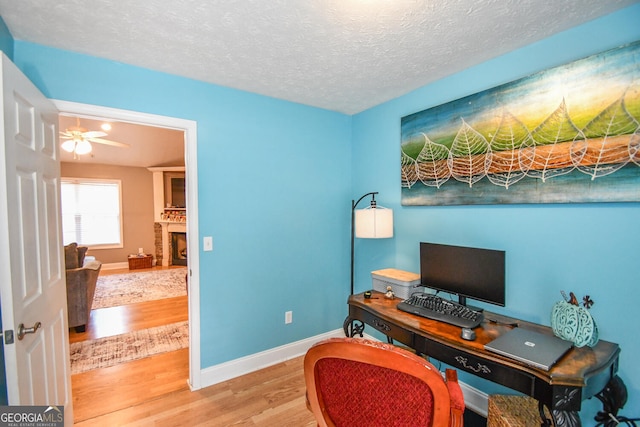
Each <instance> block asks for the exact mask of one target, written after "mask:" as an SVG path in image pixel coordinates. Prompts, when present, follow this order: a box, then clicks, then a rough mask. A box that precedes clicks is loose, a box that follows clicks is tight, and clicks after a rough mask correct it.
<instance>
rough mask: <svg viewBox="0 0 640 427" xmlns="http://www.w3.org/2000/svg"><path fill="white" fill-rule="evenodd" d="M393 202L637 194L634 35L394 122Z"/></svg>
mask: <svg viewBox="0 0 640 427" xmlns="http://www.w3.org/2000/svg"><path fill="white" fill-rule="evenodd" d="M401 132H402V135H401V147H400V148H401V158H400V165H401V180H402V204H403V205H471V204H497V203H503V204H506V203H587V202H637V201H640V42H635V43H632V44H630V45H626V46H623V47H620V48H617V49H613V50H610V51H607V52H604V53H601V54H598V55H594V56H591V57H588V58H585V59H582V60H579V61H576V62H573V63H571V64H568V65H564V66H561V67H557V68H553V69H549V70H545V71H542V72H539V73H537V74H533V75H531V76H528V77H525V78H522V79H520V80H517V81H515V82H511V83H507V84H505V85H502V86H498V87H495V88H492V89H489V90H486V91H484V92H479V93H476V94H473V95H470V96H467V97H465V98H462V99H458V100H455V101H452V102H449V103H446V104H442V105H439V106H437V107H433V108H430V109H428V110H424V111H421V112H418V113H415V114H411V115H409V116H405V117H403V118H402V120H401Z"/></svg>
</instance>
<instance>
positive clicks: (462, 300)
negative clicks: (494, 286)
mask: <svg viewBox="0 0 640 427" xmlns="http://www.w3.org/2000/svg"><path fill="white" fill-rule="evenodd" d="M458 304H460V305H464V306H465V307H467V308H469V309H471V310H475V311H478V312H483V311H484V308H480V307H476V306H474V305H468V304H467V297H463V296H462V295H458Z"/></svg>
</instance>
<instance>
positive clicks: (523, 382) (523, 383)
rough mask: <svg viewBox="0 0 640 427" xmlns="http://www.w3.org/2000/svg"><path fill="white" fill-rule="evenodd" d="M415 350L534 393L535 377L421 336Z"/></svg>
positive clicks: (528, 392)
mask: <svg viewBox="0 0 640 427" xmlns="http://www.w3.org/2000/svg"><path fill="white" fill-rule="evenodd" d="M414 348H415V349H416V351H418V352H421V353H424V354H426V355H427V356H429V357H433V358H435V359H438V360H440V361H442V362H445V363H447V364H449V365H451V366H453V367H455V368H457V369H460V370H463V371H466V372H469V373H471V374H474V375H477V376H479V377H481V378H484V379H487V380H489V381H493V382H495V383H498V384H502V385H504V386H507V387H509V388H511V389H514V390H518V391H520V392H522V393H525V394H527V395H530V396H531V395H532V393H533V390H534V387H535V377H534V376H533V375H529V374H527V373H524V372H521V371H518V370H517V369H513V368H510V367H508V366H504V365H501V364H499V363H494V362H491V361H489V360H486V359H482V358H479V357H475V356H473V355H470V354H467V353H463V352H460V351H458V350H456V349H454V348H451V347H447V346H445V345H442V344H440V343H437V342H435V341H430V340H428V339H426V338H423V337H420V336H417V337H416V338H415V347H414Z"/></svg>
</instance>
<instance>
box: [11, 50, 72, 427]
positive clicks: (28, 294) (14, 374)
mask: <svg viewBox="0 0 640 427" xmlns="http://www.w3.org/2000/svg"><path fill="white" fill-rule="evenodd" d="M1 60H2V86H1V88H0V90H1V91H2V99H3V104H2V108H1V111H2V116H1V117H0V126H1V129H2V131H1V132H0V133H1V134H0V138H2V139H3V141H2V149H0V254H1V257H2V261H1V262H2V264H3V265H2V267H1V268H0V309H1V310H2V329H3V332H4V333H3V335H4V336H3V337H2V338H3V346H4V356H5V368H6V378H7V392H8V399H9V405H38V406H40V405H46V406H60V405H64V409H65V425H69V426H70V425H72V424H73V408H72V399H71V374H70V363H69V330H68V327H67V325H68V321H67V300H66V295H67V294H66V284H65V270H64V249H63V245H62V227H61V222H60V164H59V161H58V146H57V141H58V112H57V110H56V108H55V107H54V105H53V103H52V102H51V101H49V100H48V99H47V98H45V97H44V96H43V95H42V94H41V93H40V92H39V91H38V89H37V88H36V87H35V86H34V85H33V84H32V83H31V82H30V81H29V80H28V79H27V78H26V77H25V76H24V75H23V74H22V73H21V72H20V71H19V70H18V68H17V67H16V66H15V65H14V64H13V63H12V62H11V61H10V60H9V59H8V58H7V57H6V56H5V55H4V54H2V59H1ZM20 325H23V328H25V329H26V332H28V333H26V334H24V336H21V335H22V334H20V329H21V327H20ZM37 325H39V327H37ZM29 332H30V333H29ZM20 338H22V339H20Z"/></svg>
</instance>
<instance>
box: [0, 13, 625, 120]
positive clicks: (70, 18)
mask: <svg viewBox="0 0 640 427" xmlns="http://www.w3.org/2000/svg"><path fill="white" fill-rule="evenodd" d="M636 2H637V0H554V1H549V0H307V1H304V0H210V1H202V0H199V1H195V0H145V1H144V2H142V1H138V2H130V1H128V2H124V1H120V0H92V1H87V0H56V1H53V2H50V1H42V0H0V14H1V15H2V17H3V19H4V21H5V22H6V24H7V26H8V27H9V30H10V31H11V33H12V35H13V36H14V38H15V39H18V40H25V41H29V42H34V43H38V44H42V45H46V46H51V47H56V48H60V49H65V50H70V51H75V52H79V53H84V54H88V55H93V56H97V57H102V58H108V59H111V60H115V61H120V62H124V63H127V64H132V65H137V66H141V67H145V68H150V69H153V70H159V71H164V72H167V73H171V74H177V75H181V76H186V77H190V78H193V79H197V80H202V81H205V82H211V83H215V84H218V85H222V86H227V87H232V88H237V89H242V90H246V91H250V92H255V93H259V94H263V95H268V96H272V97H275V98H280V99H286V100H289V101H294V102H298V103H302V104H306V105H312V106H317V107H321V108H326V109H329V110H335V111H340V112H344V113H348V114H353V113H357V112H360V111H362V110H364V109H367V108H369V107H372V106H374V105H377V104H380V103H382V102H384V101H388V100H389V99H393V98H395V97H398V96H400V95H403V94H405V93H407V92H410V91H411V90H413V89H416V88H418V87H420V86H423V85H425V84H427V83H430V82H433V81H435V80H438V79H440V78H442V77H445V76H447V75H451V74H453V73H455V72H458V71H461V70H463V69H465V68H468V67H470V66H472V65H475V64H478V63H481V62H483V61H485V60H487V59H489V58H493V57H496V56H498V55H501V54H503V53H506V52H508V51H511V50H513V49H516V48H519V47H522V46H525V45H527V44H530V43H532V42H535V41H537V40H540V39H543V38H545V37H547V36H549V35H551V34H554V33H557V32H560V31H563V30H565V29H568V28H570V27H573V26H575V25H578V24H581V23H584V22H587V21H590V20H592V19H594V18H597V17H599V16H602V15H606V14H608V13H610V12H613V11H615V10H617V9H620V8H622V7H624V6H627V5H631V4H634V3H636Z"/></svg>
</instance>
